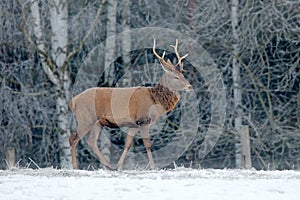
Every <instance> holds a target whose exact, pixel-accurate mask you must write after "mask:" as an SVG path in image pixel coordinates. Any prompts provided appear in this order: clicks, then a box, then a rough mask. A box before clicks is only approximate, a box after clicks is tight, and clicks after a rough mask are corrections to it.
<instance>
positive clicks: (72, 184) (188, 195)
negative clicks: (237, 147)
mask: <svg viewBox="0 0 300 200" xmlns="http://www.w3.org/2000/svg"><path fill="white" fill-rule="evenodd" d="M0 199H1V200H10V199H16V200H23V199H30V200H34V199H39V200H40V199H41V200H43V199H51V200H52V199H62V200H63V199H72V200H73V199H80V200H81V199H82V200H83V199H84V200H85V199H105V200H107V199H132V200H134V199H140V200H143V199H151V200H154V199H156V200H159V199H170V200H174V199H180V200H181V199H186V200H190V199H195V200H196V199H203V200H211V199H216V200H222V199H225V200H226V199H230V200H234V199H238V200H244V199H251V200H260V199H262V200H268V199H272V200H277V199H278V200H279V199H280V200H285V199H286V200H299V199H300V171H267V172H266V171H255V170H249V171H246V170H212V169H211V170H207V169H206V170H192V169H184V168H179V169H177V170H168V171H164V170H162V171H123V172H116V171H106V170H98V171H74V170H55V169H40V170H30V169H22V170H21V169H19V170H13V171H1V170H0Z"/></svg>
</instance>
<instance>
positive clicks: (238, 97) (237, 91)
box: [231, 0, 242, 168]
mask: <svg viewBox="0 0 300 200" xmlns="http://www.w3.org/2000/svg"><path fill="white" fill-rule="evenodd" d="M231 3H232V4H231V26H232V35H233V43H232V49H233V50H232V51H233V52H232V53H233V57H232V77H233V101H234V102H233V103H234V111H235V119H234V128H235V132H236V140H235V142H236V143H235V165H236V167H237V168H241V166H242V154H241V144H240V129H241V124H242V116H241V105H242V92H241V86H240V78H241V77H240V65H239V63H238V56H239V45H238V44H239V25H238V6H239V1H238V0H232V2H231Z"/></svg>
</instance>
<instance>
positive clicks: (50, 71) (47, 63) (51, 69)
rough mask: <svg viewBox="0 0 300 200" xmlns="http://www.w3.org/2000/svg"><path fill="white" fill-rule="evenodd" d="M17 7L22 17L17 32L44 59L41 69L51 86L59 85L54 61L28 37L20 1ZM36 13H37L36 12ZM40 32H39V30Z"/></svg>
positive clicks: (34, 4)
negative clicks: (19, 32) (20, 33)
mask: <svg viewBox="0 0 300 200" xmlns="http://www.w3.org/2000/svg"><path fill="white" fill-rule="evenodd" d="M16 2H17V5H18V7H19V10H20V11H21V16H22V25H21V26H18V25H17V26H18V28H19V30H20V31H21V32H22V33H23V35H24V37H25V40H27V42H28V43H30V44H31V45H32V46H34V47H35V49H36V50H37V52H38V54H39V55H40V56H41V57H42V59H44V61H42V62H43V63H42V67H43V70H44V72H45V73H46V74H47V76H48V78H49V79H50V80H51V81H52V83H53V84H55V85H57V86H58V85H59V78H58V72H57V70H56V69H57V65H56V63H55V62H54V60H53V59H52V57H51V56H49V55H48V53H47V52H46V50H45V49H44V45H40V47H39V45H37V44H35V43H34V42H33V41H32V39H31V37H30V35H29V34H28V32H27V30H26V24H27V23H26V22H27V21H26V16H25V12H24V9H23V6H22V4H21V2H20V0H16ZM37 3H38V2H36V1H35V0H33V2H32V3H31V4H30V7H31V6H36V4H37ZM37 12H38V11H37ZM35 25H36V26H40V24H35ZM40 31H41V30H40ZM40 37H41V36H40V35H37V38H38V39H40Z"/></svg>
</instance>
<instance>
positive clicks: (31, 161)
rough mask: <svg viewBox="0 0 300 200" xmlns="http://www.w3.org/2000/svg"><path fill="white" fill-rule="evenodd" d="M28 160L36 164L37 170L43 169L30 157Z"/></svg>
mask: <svg viewBox="0 0 300 200" xmlns="http://www.w3.org/2000/svg"><path fill="white" fill-rule="evenodd" d="M28 160H30V162H32V163H33V164H34V166H36V168H38V169H41V168H40V167H39V166H38V164H36V162H34V160H32V159H31V158H30V157H28Z"/></svg>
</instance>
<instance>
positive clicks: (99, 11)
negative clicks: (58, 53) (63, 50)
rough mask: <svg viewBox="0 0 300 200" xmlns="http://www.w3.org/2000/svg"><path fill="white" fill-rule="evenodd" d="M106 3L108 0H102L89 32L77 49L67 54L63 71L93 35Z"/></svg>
mask: <svg viewBox="0 0 300 200" xmlns="http://www.w3.org/2000/svg"><path fill="white" fill-rule="evenodd" d="M105 3H106V0H102V2H101V4H100V5H99V8H98V10H97V14H96V17H95V19H94V21H93V23H92V25H91V27H90V29H89V30H88V32H87V33H86V35H85V36H84V37H83V38H82V40H81V41H80V43H79V46H78V47H77V48H76V49H74V50H73V51H72V52H71V53H69V54H68V55H67V58H66V60H65V62H64V64H63V66H62V70H63V71H65V69H66V67H67V66H68V64H69V62H70V60H71V58H72V57H73V56H74V55H76V54H77V53H78V52H79V51H80V50H81V49H82V47H83V45H84V44H85V43H86V41H87V39H88V38H89V37H90V35H91V34H92V32H93V31H94V29H95V27H96V25H97V22H98V20H99V18H100V14H101V11H102V8H103V6H104V4H105Z"/></svg>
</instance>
